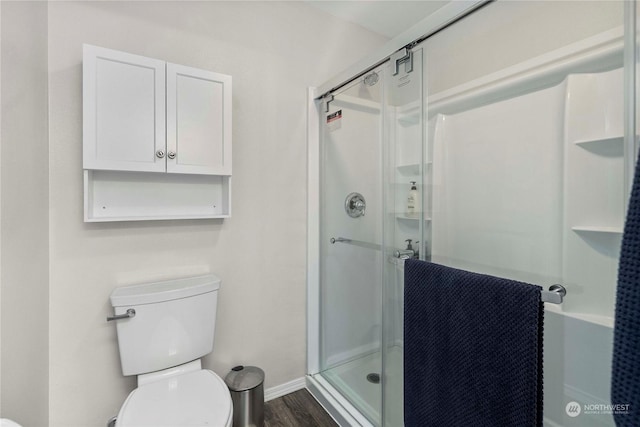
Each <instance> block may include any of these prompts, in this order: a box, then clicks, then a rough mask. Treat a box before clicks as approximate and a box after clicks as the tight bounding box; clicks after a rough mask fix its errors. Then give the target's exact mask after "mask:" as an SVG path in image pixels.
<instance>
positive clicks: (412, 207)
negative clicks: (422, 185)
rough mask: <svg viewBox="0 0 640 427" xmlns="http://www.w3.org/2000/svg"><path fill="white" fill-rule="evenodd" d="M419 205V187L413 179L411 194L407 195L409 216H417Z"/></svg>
mask: <svg viewBox="0 0 640 427" xmlns="http://www.w3.org/2000/svg"><path fill="white" fill-rule="evenodd" d="M418 206H419V202H418V189H417V188H416V182H415V181H411V190H409V196H408V197H407V216H415V214H416V213H417V211H416V209H417V207H418Z"/></svg>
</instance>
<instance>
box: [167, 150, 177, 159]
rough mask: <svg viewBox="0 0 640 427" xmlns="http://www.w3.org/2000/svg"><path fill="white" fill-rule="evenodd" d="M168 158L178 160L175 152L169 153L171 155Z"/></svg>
mask: <svg viewBox="0 0 640 427" xmlns="http://www.w3.org/2000/svg"><path fill="white" fill-rule="evenodd" d="M167 157H168V158H170V159H175V158H176V153H175V152H173V151H169V153H168V154H167Z"/></svg>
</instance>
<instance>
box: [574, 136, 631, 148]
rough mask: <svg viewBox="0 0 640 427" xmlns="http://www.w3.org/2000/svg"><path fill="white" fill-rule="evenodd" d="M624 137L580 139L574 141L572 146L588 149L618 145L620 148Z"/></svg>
mask: <svg viewBox="0 0 640 427" xmlns="http://www.w3.org/2000/svg"><path fill="white" fill-rule="evenodd" d="M623 139H624V137H623V136H622V135H617V136H607V137H602V138H593V139H581V140H578V141H575V142H574V144H576V145H580V146H582V147H583V148H589V147H591V146H593V147H596V146H607V145H620V147H622V141H623Z"/></svg>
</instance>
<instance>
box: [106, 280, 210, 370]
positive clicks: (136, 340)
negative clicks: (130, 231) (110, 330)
mask: <svg viewBox="0 0 640 427" xmlns="http://www.w3.org/2000/svg"><path fill="white" fill-rule="evenodd" d="M219 287H220V279H219V278H218V277H216V276H215V275H213V274H210V275H206V276H198V277H190V278H185V279H175V280H167V281H163V282H155V283H146V284H141V285H133V286H123V287H120V288H116V289H115V290H114V291H113V292H112V293H111V305H112V306H113V308H114V311H115V314H116V315H118V314H125V313H126V312H127V310H128V309H131V308H132V309H134V310H135V311H136V314H135V316H134V317H131V318H127V319H119V320H117V321H116V330H117V333H118V346H119V349H120V361H121V363H122V373H123V374H124V375H139V374H144V373H148V372H153V371H159V370H162V369H166V368H170V367H172V366H177V365H181V364H183V363H186V362H189V361H192V360H195V359H199V358H201V357H202V356H204V355H205V354H208V353H210V352H211V351H212V350H213V338H214V328H215V322H216V306H217V302H218V289H219Z"/></svg>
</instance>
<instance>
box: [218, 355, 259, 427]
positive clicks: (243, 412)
mask: <svg viewBox="0 0 640 427" xmlns="http://www.w3.org/2000/svg"><path fill="white" fill-rule="evenodd" d="M224 382H225V383H227V387H229V390H230V391H231V401H232V402H233V427H263V426H264V371H263V370H262V369H260V368H258V367H256V366H236V367H235V368H232V369H231V372H229V373H228V374H227V376H226V377H225V378H224Z"/></svg>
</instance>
